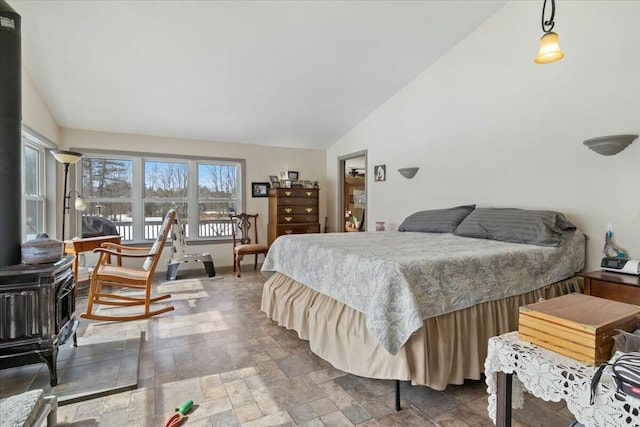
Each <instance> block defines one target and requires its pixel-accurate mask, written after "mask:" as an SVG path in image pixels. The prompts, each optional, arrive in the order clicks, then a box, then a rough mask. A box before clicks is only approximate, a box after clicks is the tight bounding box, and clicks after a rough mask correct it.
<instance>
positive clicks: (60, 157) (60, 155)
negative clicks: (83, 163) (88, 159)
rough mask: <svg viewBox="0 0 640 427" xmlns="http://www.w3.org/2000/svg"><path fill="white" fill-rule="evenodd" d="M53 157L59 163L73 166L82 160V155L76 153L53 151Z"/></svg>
mask: <svg viewBox="0 0 640 427" xmlns="http://www.w3.org/2000/svg"><path fill="white" fill-rule="evenodd" d="M51 155H52V156H53V158H54V159H56V160H57V161H58V162H59V163H62V164H69V165H72V164H74V163H76V162H78V160H80V159H81V158H82V153H77V152H75V151H64V150H51Z"/></svg>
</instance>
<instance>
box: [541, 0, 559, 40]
mask: <svg viewBox="0 0 640 427" xmlns="http://www.w3.org/2000/svg"><path fill="white" fill-rule="evenodd" d="M546 10H547V0H544V4H543V5H542V31H543V32H545V33H548V32H550V31H551V30H553V26H554V25H556V23H555V22H554V21H553V18H554V17H555V15H556V2H555V0H551V16H550V17H549V20H548V21H545V20H544V16H545V15H546V13H545V11H546Z"/></svg>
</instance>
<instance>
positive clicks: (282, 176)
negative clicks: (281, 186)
mask: <svg viewBox="0 0 640 427" xmlns="http://www.w3.org/2000/svg"><path fill="white" fill-rule="evenodd" d="M287 179H289V172H288V171H287V170H286V169H285V170H281V171H280V181H285V180H287Z"/></svg>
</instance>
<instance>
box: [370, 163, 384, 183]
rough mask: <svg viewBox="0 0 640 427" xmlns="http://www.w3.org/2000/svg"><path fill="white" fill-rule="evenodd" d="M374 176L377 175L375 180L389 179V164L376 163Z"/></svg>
mask: <svg viewBox="0 0 640 427" xmlns="http://www.w3.org/2000/svg"><path fill="white" fill-rule="evenodd" d="M373 176H374V177H375V181H378V182H380V181H386V180H387V165H375V166H374V167H373Z"/></svg>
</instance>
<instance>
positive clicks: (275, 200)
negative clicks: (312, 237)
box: [268, 188, 320, 245]
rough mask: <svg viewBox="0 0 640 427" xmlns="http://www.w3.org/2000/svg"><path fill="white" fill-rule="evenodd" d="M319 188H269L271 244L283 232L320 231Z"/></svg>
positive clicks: (269, 235)
mask: <svg viewBox="0 0 640 427" xmlns="http://www.w3.org/2000/svg"><path fill="white" fill-rule="evenodd" d="M319 191H320V190H319V189H317V188H271V189H269V230H268V239H269V245H271V243H273V241H274V240H275V239H276V238H277V237H278V236H282V235H283V234H303V233H319V232H320V222H319V217H318V192H319Z"/></svg>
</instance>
